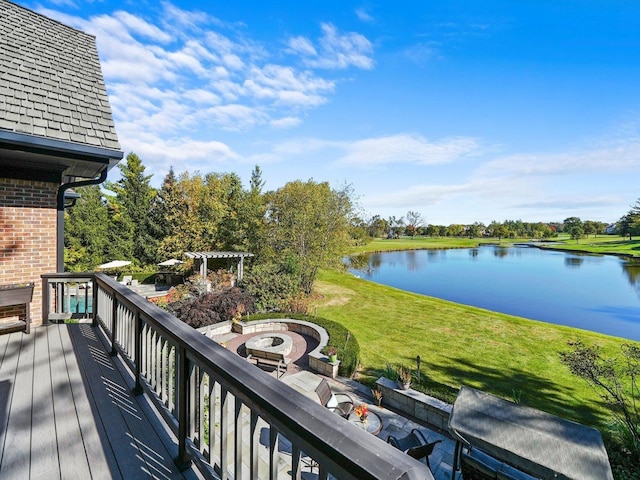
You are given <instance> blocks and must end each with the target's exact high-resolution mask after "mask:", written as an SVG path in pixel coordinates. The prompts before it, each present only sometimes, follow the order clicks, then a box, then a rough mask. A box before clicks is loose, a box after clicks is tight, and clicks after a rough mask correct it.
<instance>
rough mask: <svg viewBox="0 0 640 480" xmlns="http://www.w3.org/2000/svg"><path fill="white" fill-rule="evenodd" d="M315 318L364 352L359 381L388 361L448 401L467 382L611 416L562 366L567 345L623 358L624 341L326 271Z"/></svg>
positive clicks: (580, 415) (560, 411)
mask: <svg viewBox="0 0 640 480" xmlns="http://www.w3.org/2000/svg"><path fill="white" fill-rule="evenodd" d="M315 293H316V295H317V300H316V301H315V304H314V307H315V308H317V314H318V315H319V316H322V317H325V318H327V319H331V320H334V321H336V322H339V323H341V324H342V325H344V326H345V327H346V328H347V329H349V330H350V331H351V332H353V334H354V335H355V336H356V338H357V339H358V341H359V343H360V348H361V352H360V353H361V369H360V373H359V376H360V380H361V381H363V382H364V383H369V384H372V383H373V382H374V381H375V379H377V378H378V376H379V375H381V374H382V373H383V372H384V370H385V367H386V364H387V363H392V364H396V365H397V364H404V365H406V366H409V367H411V368H415V359H416V356H417V355H420V357H421V358H422V369H421V370H422V373H423V374H424V375H426V376H427V377H428V378H429V390H430V391H431V392H432V393H434V394H435V395H436V396H438V397H440V398H443V399H444V400H447V401H452V399H453V398H455V394H456V393H457V390H458V388H459V387H460V385H461V384H466V385H470V386H473V387H476V388H480V389H482V390H486V391H488V392H492V393H494V394H497V395H499V396H502V397H504V398H508V399H513V398H519V400H520V401H521V402H522V403H524V404H527V405H530V406H533V407H535V408H539V409H541V410H544V411H547V412H550V413H553V414H556V415H559V416H561V417H564V418H569V419H572V420H575V421H578V422H580V423H585V424H588V425H594V426H597V427H600V428H602V427H605V426H606V425H607V423H608V422H609V417H608V412H607V410H606V408H605V407H604V406H603V405H602V404H601V403H600V401H599V400H598V398H597V397H596V396H595V394H594V393H593V392H592V391H591V390H590V389H589V388H588V387H587V386H586V385H585V384H584V382H583V381H582V380H580V379H578V378H576V377H574V376H572V375H571V374H570V373H569V371H568V369H567V368H566V367H565V366H564V365H562V364H561V363H560V357H559V353H558V352H560V351H563V350H567V342H568V341H569V340H575V339H576V338H580V339H582V340H583V341H584V342H585V343H587V344H593V343H597V344H598V345H600V346H601V347H602V348H603V351H604V353H605V354H607V355H618V353H619V352H620V345H621V344H622V343H624V340H623V339H619V338H615V337H610V336H606V335H601V334H597V333H592V332H587V331H582V330H577V329H572V328H569V327H563V326H557V325H551V324H546V323H543V322H536V321H531V320H527V319H524V318H519V317H514V316H510V315H504V314H500V313H496V312H491V311H488V310H483V309H480V308H476V307H470V306H466V305H461V304H456V303H452V302H448V301H445V300H440V299H436V298H432V297H427V296H423V295H417V294H413V293H409V292H405V291H403V290H398V289H395V288H391V287H386V286H383V285H378V284H375V283H373V282H369V281H366V280H363V279H359V278H355V277H353V276H352V275H349V274H347V273H343V272H335V271H323V272H321V273H320V275H319V277H318V279H317V281H316V284H315Z"/></svg>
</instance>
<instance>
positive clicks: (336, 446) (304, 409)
mask: <svg viewBox="0 0 640 480" xmlns="http://www.w3.org/2000/svg"><path fill="white" fill-rule="evenodd" d="M73 275H74V274H69V276H67V274H55V275H47V276H46V277H47V278H48V279H55V280H62V279H65V278H74V277H73ZM77 275H80V274H77ZM83 275H86V274H83ZM76 278H78V277H76ZM92 278H93V286H94V306H93V312H94V315H95V319H96V322H97V323H99V324H100V325H101V327H102V328H103V329H104V330H105V332H106V334H107V336H108V337H109V338H112V339H113V340H112V341H113V348H114V349H115V350H117V351H118V352H120V353H121V354H122V357H123V359H124V360H125V361H126V363H127V364H128V366H129V367H130V368H131V369H132V371H133V372H134V376H135V377H136V379H137V386H142V387H144V389H145V390H146V391H148V392H150V393H152V395H151V397H155V401H156V404H159V405H160V406H161V407H164V408H163V410H164V411H161V413H162V414H163V417H164V418H165V420H166V421H167V422H168V424H169V426H170V427H171V428H172V429H173V431H174V432H175V433H176V435H177V436H178V447H179V452H178V458H177V459H176V463H177V464H178V465H179V466H186V465H188V460H189V459H190V458H192V459H193V460H195V461H196V464H197V465H198V466H199V467H201V471H203V470H206V469H207V468H209V471H211V468H213V470H214V471H215V472H216V476H219V477H220V478H230V477H232V476H235V477H236V478H238V477H239V475H240V474H241V473H242V469H244V468H249V469H250V477H251V478H257V472H255V471H254V469H255V468H258V461H257V455H258V453H257V451H258V450H259V449H260V446H259V445H258V444H257V441H258V440H257V439H258V434H259V433H260V432H259V431H258V428H259V425H261V424H262V425H265V424H266V425H267V427H264V428H268V429H269V432H270V433H269V442H268V445H266V446H265V447H262V448H270V449H271V450H270V454H269V455H268V459H269V461H270V462H271V463H270V466H269V469H270V470H272V472H271V473H274V472H275V470H276V468H277V465H276V464H277V460H278V455H277V453H278V452H277V445H276V444H277V441H276V440H277V439H278V438H279V437H280V436H284V437H285V438H286V439H287V440H289V441H290V442H291V444H292V451H291V452H290V453H291V458H292V460H291V461H292V468H291V476H292V478H299V476H300V459H301V458H302V457H303V455H302V452H304V456H305V457H311V458H313V460H314V461H315V462H317V464H318V465H319V470H320V477H319V478H327V477H328V474H331V475H332V476H334V477H336V478H340V479H342V478H345V479H356V478H358V479H389V480H391V479H395V480H397V479H406V480H411V479H427V480H429V479H433V477H432V476H431V473H430V471H429V470H428V469H427V468H426V466H425V465H423V464H421V463H419V462H417V461H415V460H414V459H412V458H410V457H409V456H407V455H405V454H404V453H402V452H400V451H399V450H397V449H395V448H393V447H391V446H389V445H387V444H386V443H385V442H382V441H380V439H377V438H375V437H374V436H373V435H370V434H368V433H367V432H365V431H364V430H361V429H357V428H354V426H353V425H351V424H350V423H349V422H348V421H346V420H344V419H342V418H341V417H339V416H338V415H336V414H334V413H332V412H330V411H329V410H327V409H325V408H323V407H322V406H320V405H319V404H317V403H315V402H313V401H312V400H310V399H309V398H307V397H305V396H304V395H302V394H300V393H298V392H296V391H295V390H293V389H290V388H288V387H286V386H285V385H284V384H282V383H281V382H280V381H278V380H277V379H275V378H274V377H272V376H270V375H267V374H266V373H264V372H262V371H261V370H259V369H258V368H256V367H254V366H252V365H250V364H249V363H248V362H246V361H244V360H243V359H242V358H241V357H239V356H238V355H236V354H235V353H233V352H231V351H228V350H227V349H225V348H224V347H222V346H220V345H218V344H217V343H216V342H213V341H212V340H210V339H209V338H207V337H206V336H204V335H202V334H201V333H199V332H197V331H196V330H195V329H193V328H192V327H190V326H188V325H187V324H185V323H184V322H181V321H180V320H178V319H177V318H175V317H174V316H173V315H171V314H169V313H168V312H166V311H164V310H162V309H160V308H159V307H157V306H156V305H154V304H152V303H150V302H148V301H147V300H146V299H145V298H143V297H141V296H140V295H138V294H136V293H135V292H133V291H132V290H130V289H129V288H127V287H125V286H123V285H120V284H119V283H117V282H115V281H114V280H113V279H111V278H110V277H108V276H107V275H105V274H103V273H96V274H93V275H92ZM139 349H142V351H137V350H139ZM174 382H175V383H174ZM232 407H234V408H232ZM161 410H162V409H161ZM246 415H249V416H250V420H249V422H248V426H247V425H246V424H245V423H247V422H245V421H244V418H245V416H246ZM207 422H208V431H207V426H206V425H205V424H206V423H207ZM260 422H262V423H260ZM244 428H248V430H247V431H245V430H244ZM231 430H233V432H234V433H233V438H234V441H232V442H228V441H227V437H228V433H229V432H231ZM243 432H244V435H243V434H242V433H243ZM247 432H248V435H249V438H250V439H251V440H250V443H251V445H250V447H251V448H250V452H251V458H250V459H248V461H246V462H245V461H244V460H246V459H243V458H242V450H243V449H242V442H243V441H244V440H243V439H244V438H246V435H247ZM274 439H276V440H274ZM216 441H218V442H219V443H216ZM274 442H275V444H274ZM231 458H232V459H233V461H232V462H228V460H229V459H231ZM209 460H210V461H211V466H208V465H207V461H209ZM274 462H275V463H274ZM230 463H232V464H233V465H231V464H230ZM229 469H231V470H232V471H233V472H228V470H229Z"/></svg>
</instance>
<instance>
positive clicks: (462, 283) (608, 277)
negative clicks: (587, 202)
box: [352, 246, 640, 340]
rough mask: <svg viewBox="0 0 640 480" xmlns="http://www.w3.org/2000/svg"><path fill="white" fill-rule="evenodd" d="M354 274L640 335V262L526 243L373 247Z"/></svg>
mask: <svg viewBox="0 0 640 480" xmlns="http://www.w3.org/2000/svg"><path fill="white" fill-rule="evenodd" d="M352 272H353V273H355V274H357V275H359V276H361V277H362V278H366V279H368V280H372V281H374V282H377V283H381V284H384V285H390V286H392V287H396V288H400V289H403V290H407V291H411V292H415V293H420V294H423V295H429V296H432V297H437V298H443V299H446V300H451V301H453V302H457V303H463V304H467V305H474V306H477V307H481V308H486V309H489V310H494V311H497V312H504V313H508V314H511V315H518V316H521V317H525V318H531V319H535V320H542V321H545V322H550V323H556V324H559V325H568V326H570V327H576V328H583V329H586V330H592V331H595V332H601V333H606V334H609V335H615V336H619V337H624V338H629V339H633V340H640V263H635V262H630V261H627V260H625V259H622V258H618V257H614V256H596V255H580V254H574V253H563V252H554V251H549V250H539V249H537V248H529V247H511V248H502V247H495V246H485V247H480V248H474V249H452V250H416V251H402V252H386V253H376V254H371V255H370V256H369V264H368V268H367V269H366V270H365V269H362V270H352Z"/></svg>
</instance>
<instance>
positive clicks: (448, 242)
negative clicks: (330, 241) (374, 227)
mask: <svg viewBox="0 0 640 480" xmlns="http://www.w3.org/2000/svg"><path fill="white" fill-rule="evenodd" d="M481 242H483V243H487V242H489V241H488V240H485V239H479V238H474V239H470V238H458V237H437V238H435V237H434V238H430V237H415V238H413V239H412V238H411V237H401V238H398V239H394V240H387V239H381V238H376V239H374V240H372V241H371V242H369V243H367V244H366V245H358V246H357V247H354V248H353V249H352V251H351V253H352V254H358V253H371V252H390V251H393V250H420V249H424V248H433V249H435V248H472V247H477V246H478V245H479V244H480V243H481ZM496 242H497V240H496V239H493V241H492V243H496Z"/></svg>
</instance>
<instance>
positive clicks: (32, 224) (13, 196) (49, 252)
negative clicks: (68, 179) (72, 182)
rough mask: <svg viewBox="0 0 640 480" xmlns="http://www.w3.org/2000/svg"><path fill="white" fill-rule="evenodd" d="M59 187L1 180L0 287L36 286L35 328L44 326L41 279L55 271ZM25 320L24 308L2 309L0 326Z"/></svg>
mask: <svg viewBox="0 0 640 480" xmlns="http://www.w3.org/2000/svg"><path fill="white" fill-rule="evenodd" d="M58 186H59V184H57V183H50V182H43V181H34V180H16V179H7V178H2V177H1V176H0V284H2V285H6V284H11V283H25V282H34V283H35V289H34V292H33V300H32V302H31V305H30V309H31V322H32V325H40V324H41V323H42V285H41V279H40V275H41V274H43V273H48V272H55V271H56V219H57V215H56V194H57V190H58ZM24 316H25V308H24V307H0V322H5V321H12V320H15V319H16V318H20V319H24Z"/></svg>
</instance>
